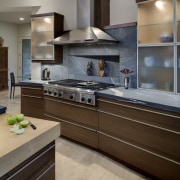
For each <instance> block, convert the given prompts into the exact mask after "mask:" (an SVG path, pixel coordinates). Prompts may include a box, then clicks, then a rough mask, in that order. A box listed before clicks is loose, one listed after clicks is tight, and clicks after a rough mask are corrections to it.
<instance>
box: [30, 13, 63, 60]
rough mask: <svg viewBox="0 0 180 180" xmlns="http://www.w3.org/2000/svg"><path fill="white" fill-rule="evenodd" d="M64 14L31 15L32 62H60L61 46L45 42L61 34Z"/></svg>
mask: <svg viewBox="0 0 180 180" xmlns="http://www.w3.org/2000/svg"><path fill="white" fill-rule="evenodd" d="M63 27H64V16H63V15H60V14H57V13H54V12H53V13H45V14H35V15H31V33H32V34H31V47H32V50H31V58H32V61H33V62H42V63H61V62H62V59H63V49H62V48H63V47H62V46H56V45H49V44H47V42H48V41H50V40H52V39H54V38H56V37H58V36H60V35H62V34H63V29H64V28H63Z"/></svg>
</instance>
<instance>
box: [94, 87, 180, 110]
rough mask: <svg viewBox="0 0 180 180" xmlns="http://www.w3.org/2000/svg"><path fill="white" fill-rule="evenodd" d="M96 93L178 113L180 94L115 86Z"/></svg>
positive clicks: (100, 95)
mask: <svg viewBox="0 0 180 180" xmlns="http://www.w3.org/2000/svg"><path fill="white" fill-rule="evenodd" d="M96 95H97V96H99V97H105V98H110V99H114V100H119V101H125V102H130V103H134V104H139V105H144V106H148V107H153V108H158V109H163V110H168V111H172V112H177V113H180V95H175V94H173V93H167V92H159V91H151V90H144V89H133V88H130V89H125V88H124V87H117V88H109V89H106V90H102V91H98V92H96Z"/></svg>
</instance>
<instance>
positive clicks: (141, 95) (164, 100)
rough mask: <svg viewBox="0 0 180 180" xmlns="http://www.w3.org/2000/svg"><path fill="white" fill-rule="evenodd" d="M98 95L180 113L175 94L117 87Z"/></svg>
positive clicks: (38, 83) (31, 83)
mask: <svg viewBox="0 0 180 180" xmlns="http://www.w3.org/2000/svg"><path fill="white" fill-rule="evenodd" d="M49 81H54V80H47V81H45V80H41V79H35V80H26V81H21V82H20V83H21V84H22V85H25V86H26V85H27V86H43V84H46V83H48V82H49ZM96 95H97V96H101V97H107V98H111V99H115V100H121V101H122V100H123V101H126V102H131V103H135V104H140V105H145V106H149V107H154V108H159V109H163V110H168V111H173V112H178V113H180V95H175V94H173V93H167V92H160V91H152V90H147V89H146V90H145V89H144V90H143V89H132V88H130V89H125V88H124V87H116V88H109V89H106V90H102V91H97V92H96Z"/></svg>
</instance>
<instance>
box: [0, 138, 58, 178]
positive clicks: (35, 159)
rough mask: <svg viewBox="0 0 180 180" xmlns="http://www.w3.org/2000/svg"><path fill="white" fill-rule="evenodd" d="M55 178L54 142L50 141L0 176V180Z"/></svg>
mask: <svg viewBox="0 0 180 180" xmlns="http://www.w3.org/2000/svg"><path fill="white" fill-rule="evenodd" d="M5 179H9V180H11V179H12V180H19V179H29V180H33V179H39V180H43V179H52V180H55V142H54V141H53V142H51V143H50V144H48V145H47V146H45V147H44V148H42V149H41V150H39V151H38V152H37V153H35V154H34V155H32V156H31V157H29V158H28V159H27V160H25V161H24V162H22V163H21V164H20V165H18V166H17V167H15V168H14V169H12V170H11V171H10V172H8V173H6V174H5V175H4V176H2V177H0V180H5Z"/></svg>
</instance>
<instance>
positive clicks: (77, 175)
mask: <svg viewBox="0 0 180 180" xmlns="http://www.w3.org/2000/svg"><path fill="white" fill-rule="evenodd" d="M0 105H1V106H6V107H7V111H6V112H7V113H11V114H13V113H19V112H20V88H19V87H16V91H15V97H14V99H9V91H0ZM143 179H144V180H147V178H145V177H143V176H142V175H140V174H138V173H136V172H134V171H132V170H131V169H128V168H127V167H125V166H123V165H121V164H120V163H118V162H116V161H113V160H112V159H110V158H108V157H106V156H104V155H102V154H100V153H98V152H96V151H94V150H92V149H89V148H86V147H84V146H81V145H79V144H76V143H73V142H71V141H68V140H66V139H63V138H58V139H57V140H56V180H143Z"/></svg>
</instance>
